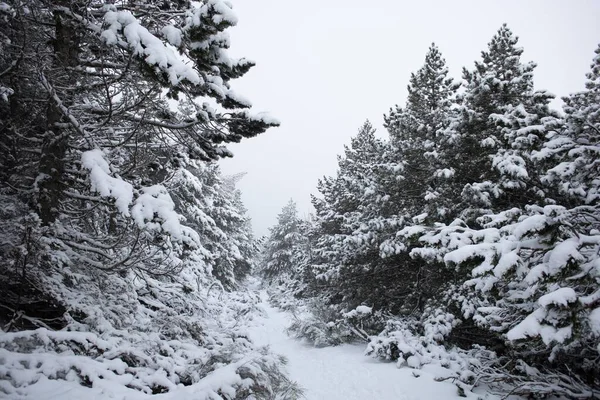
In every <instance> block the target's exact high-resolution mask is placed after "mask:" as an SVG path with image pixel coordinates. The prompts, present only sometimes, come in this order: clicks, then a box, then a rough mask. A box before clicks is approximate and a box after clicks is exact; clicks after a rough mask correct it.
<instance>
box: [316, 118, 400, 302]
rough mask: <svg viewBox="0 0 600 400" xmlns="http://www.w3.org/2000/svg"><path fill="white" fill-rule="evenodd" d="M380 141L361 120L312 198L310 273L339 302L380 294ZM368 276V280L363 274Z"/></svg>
mask: <svg viewBox="0 0 600 400" xmlns="http://www.w3.org/2000/svg"><path fill="white" fill-rule="evenodd" d="M383 151H384V143H383V141H381V140H380V139H378V138H377V137H376V136H375V130H374V129H373V127H372V125H371V124H370V123H369V122H368V121H367V122H365V124H363V126H362V127H361V128H360V130H359V131H358V134H357V135H356V137H354V138H352V139H351V143H350V146H346V147H345V152H344V156H340V157H338V165H339V170H338V173H337V176H336V177H335V178H324V179H323V180H322V181H321V182H320V183H319V190H320V192H321V195H322V197H320V198H317V197H315V198H313V205H314V206H315V209H316V223H317V225H318V228H317V229H318V232H319V233H318V239H317V241H316V243H315V247H314V252H315V254H316V255H317V257H316V262H315V263H314V270H315V275H316V276H317V278H318V279H320V280H321V282H323V283H325V284H326V285H328V287H330V288H331V289H330V294H331V296H332V297H335V298H337V299H338V300H332V301H334V302H338V301H339V299H340V298H344V304H343V306H344V307H346V308H352V307H356V306H357V305H360V304H361V303H362V302H363V301H372V300H373V299H374V298H381V297H380V296H379V294H378V293H377V292H378V289H377V284H376V282H377V280H378V279H383V278H382V277H377V278H372V277H371V275H373V274H377V272H376V270H377V269H378V267H379V244H380V243H381V237H380V236H381V232H383V227H384V225H385V221H383V219H382V217H381V213H380V209H381V207H383V205H384V204H385V203H386V202H387V200H388V198H387V196H385V194H384V193H383V192H382V190H381V186H380V178H379V176H380V174H381V168H382V166H383V163H382V156H383ZM366 276H368V277H369V281H368V282H369V283H371V282H372V283H373V284H372V285H369V286H366V285H364V284H366V283H367V281H365V280H364V279H363V278H364V277H366Z"/></svg>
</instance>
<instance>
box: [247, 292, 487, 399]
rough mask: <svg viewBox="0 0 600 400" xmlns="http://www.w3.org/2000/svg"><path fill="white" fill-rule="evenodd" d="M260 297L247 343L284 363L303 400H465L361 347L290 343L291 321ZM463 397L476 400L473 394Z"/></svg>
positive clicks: (449, 387) (428, 374)
mask: <svg viewBox="0 0 600 400" xmlns="http://www.w3.org/2000/svg"><path fill="white" fill-rule="evenodd" d="M262 296H263V302H262V304H260V305H261V306H262V307H263V308H264V309H265V311H266V316H265V317H264V318H262V319H261V320H260V321H258V324H257V325H256V326H254V327H252V328H251V329H250V335H251V338H252V340H253V341H254V342H255V343H256V344H257V345H264V346H270V348H271V350H272V351H274V352H275V353H279V354H282V355H284V356H285V357H287V358H288V361H289V364H288V370H289V373H290V376H291V379H293V380H295V381H296V382H297V383H298V384H299V385H300V386H301V387H302V388H304V390H305V396H306V399H307V400H318V399H319V400H320V399H328V400H336V399H340V400H352V399H357V400H359V399H360V400H366V399H378V400H388V399H389V400H417V399H418V400H428V399H431V400H440V399H454V398H456V399H458V398H464V397H460V396H459V395H458V391H457V387H456V386H455V385H453V384H452V383H450V382H436V381H435V380H434V375H433V373H432V372H433V371H431V370H427V369H425V370H413V369H409V368H402V369H398V368H396V367H395V365H394V364H393V363H382V362H380V361H377V360H374V359H372V358H369V357H366V356H364V348H365V346H364V345H351V344H345V345H341V346H335V347H325V348H315V347H313V346H310V345H308V344H305V343H302V342H300V341H298V340H295V339H293V338H290V337H289V336H288V335H287V334H286V333H285V329H286V328H287V326H288V325H289V324H290V323H291V315H290V314H288V313H284V312H280V311H278V310H276V309H274V308H273V307H271V306H270V305H269V304H268V303H267V295H266V293H263V294H262ZM413 373H414V375H413ZM415 375H418V377H416V376H415ZM467 395H468V398H473V399H475V398H478V396H476V395H474V394H472V393H468V394H467ZM485 398H487V399H491V398H492V397H491V396H486V397H485Z"/></svg>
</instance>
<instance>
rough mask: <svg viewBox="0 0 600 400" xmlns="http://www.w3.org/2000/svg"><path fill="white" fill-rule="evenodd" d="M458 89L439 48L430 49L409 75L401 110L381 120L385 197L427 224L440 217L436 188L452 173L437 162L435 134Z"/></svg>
mask: <svg viewBox="0 0 600 400" xmlns="http://www.w3.org/2000/svg"><path fill="white" fill-rule="evenodd" d="M458 86H459V85H458V84H457V83H455V82H454V81H453V79H452V78H449V77H448V67H447V66H446V61H445V60H444V58H443V57H442V54H441V52H440V50H439V48H438V47H437V46H436V45H435V44H432V45H431V46H430V47H429V50H428V51H427V54H426V56H425V63H424V65H423V66H422V67H421V68H420V69H419V70H418V71H417V72H415V73H412V74H411V77H410V81H409V84H408V88H407V89H408V98H407V101H406V106H405V107H404V108H400V107H398V106H396V108H395V109H392V110H390V113H389V115H385V116H384V121H385V123H384V126H385V127H386V128H387V130H388V132H389V135H390V145H391V149H390V150H389V153H391V154H389V155H388V158H389V159H390V161H391V162H392V166H391V168H390V170H389V174H390V175H392V176H393V178H395V179H391V180H388V182H389V184H390V186H391V187H390V188H387V190H386V192H388V193H389V194H390V196H391V200H392V202H393V204H394V205H395V206H396V208H397V210H395V211H397V212H399V213H400V214H407V215H409V216H410V217H414V216H417V215H420V214H422V213H424V212H427V213H428V215H429V219H431V218H435V217H436V216H438V215H439V213H440V212H441V213H443V209H444V208H445V207H444V206H443V199H442V198H440V196H439V192H438V187H439V186H440V185H441V184H443V178H444V177H445V176H447V175H450V174H451V173H452V171H451V170H449V169H447V168H446V166H445V165H444V160H443V158H441V154H440V148H441V141H442V140H443V139H444V138H443V136H442V135H441V134H442V131H443V130H445V129H446V128H447V127H448V124H449V122H450V115H451V113H452V105H453V102H454V97H455V94H456V91H457V89H458ZM394 166H401V167H402V168H393V167H394ZM435 220H439V218H438V219H435Z"/></svg>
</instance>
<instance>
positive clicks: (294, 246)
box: [262, 199, 303, 282]
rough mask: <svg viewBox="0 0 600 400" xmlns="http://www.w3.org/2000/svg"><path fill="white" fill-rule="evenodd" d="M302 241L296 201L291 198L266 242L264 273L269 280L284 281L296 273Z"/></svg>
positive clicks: (271, 229)
mask: <svg viewBox="0 0 600 400" xmlns="http://www.w3.org/2000/svg"><path fill="white" fill-rule="evenodd" d="M302 241H303V239H302V237H301V234H300V219H299V218H298V212H297V210H296V203H295V202H294V201H293V200H291V199H290V201H289V202H288V203H287V205H286V206H285V207H283V209H282V210H281V213H280V214H279V215H278V216H277V224H276V225H275V226H273V227H272V228H270V235H269V237H268V239H267V242H266V244H265V257H264V260H263V264H264V265H263V268H262V274H263V276H264V277H265V278H266V279H267V280H268V281H275V280H278V281H279V282H283V279H284V278H285V277H286V276H289V275H291V274H293V273H294V271H295V269H296V267H297V266H298V263H299V261H300V260H301V243H302Z"/></svg>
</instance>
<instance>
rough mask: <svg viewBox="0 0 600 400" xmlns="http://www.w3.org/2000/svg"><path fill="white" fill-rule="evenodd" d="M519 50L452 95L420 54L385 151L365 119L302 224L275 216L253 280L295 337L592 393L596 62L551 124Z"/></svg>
mask: <svg viewBox="0 0 600 400" xmlns="http://www.w3.org/2000/svg"><path fill="white" fill-rule="evenodd" d="M522 53H523V49H522V48H520V47H519V46H518V38H517V36H515V35H514V34H513V32H512V31H511V30H510V29H509V28H508V27H507V26H506V25H503V26H502V27H501V28H500V29H499V30H498V31H497V33H496V34H495V35H494V37H493V38H492V39H491V41H490V42H489V44H488V48H487V49H485V50H484V51H483V52H482V53H481V59H480V60H479V61H476V62H475V65H474V67H473V68H464V70H463V76H462V80H461V81H455V80H454V79H452V78H451V77H449V76H448V68H447V66H446V63H445V60H444V58H443V56H442V54H441V52H440V50H439V48H438V47H437V46H436V45H435V44H432V45H431V47H430V48H429V50H428V51H427V54H426V56H425V62H424V64H423V66H422V67H421V68H420V69H419V70H418V71H416V72H414V73H413V74H412V75H411V76H410V81H409V85H408V98H407V101H406V104H405V105H404V107H399V106H395V107H393V108H391V109H390V110H389V112H388V113H387V114H385V117H384V120H385V128H386V130H387V132H388V134H389V139H388V140H383V139H380V138H379V137H378V136H376V135H375V130H374V128H373V126H372V125H371V123H369V122H368V121H367V122H365V123H364V125H363V126H362V127H361V128H360V129H359V130H358V133H357V134H356V136H354V137H353V138H352V141H351V143H350V145H349V146H347V147H346V148H345V149H344V154H343V155H341V156H339V157H338V170H337V174H336V175H335V176H331V177H324V178H323V179H322V180H320V181H319V184H318V191H319V193H318V195H316V196H314V197H313V199H312V202H313V205H314V208H315V210H316V212H315V214H314V215H313V216H311V218H308V219H301V218H299V217H298V214H297V212H296V207H295V204H294V202H293V201H290V203H289V204H288V205H287V206H286V207H285V208H284V209H283V210H282V212H281V214H280V215H279V217H278V223H277V225H276V226H274V227H273V228H272V229H271V233H270V236H269V238H268V240H267V242H266V244H265V252H264V254H263V262H262V263H261V274H262V276H264V278H265V279H266V280H267V281H268V282H270V283H271V286H272V289H271V290H272V291H273V292H274V294H275V296H274V301H275V302H276V304H278V305H279V306H280V307H283V308H285V309H289V310H292V311H294V312H295V313H296V315H297V319H296V321H295V322H294V324H293V326H292V328H291V329H292V331H293V332H295V333H296V334H297V335H298V336H299V337H304V338H308V339H309V340H310V341H312V342H313V343H314V344H315V345H317V346H327V345H336V344H339V343H342V342H345V341H352V340H364V341H365V342H366V343H367V351H366V352H367V354H368V355H372V356H373V357H376V358H381V359H385V360H393V361H395V362H396V363H397V365H398V366H407V367H410V368H417V369H418V368H420V367H421V366H422V365H425V364H439V365H442V366H443V367H445V368H448V369H449V370H451V371H453V372H454V374H452V375H449V378H453V379H456V380H457V381H458V382H459V383H458V385H459V387H461V388H463V389H464V390H468V389H470V388H472V387H473V385H488V386H489V387H492V388H494V390H496V391H499V392H501V393H504V394H507V393H510V394H513V395H524V396H533V397H536V398H538V397H544V396H549V395H553V396H558V397H569V398H591V397H594V396H598V395H599V393H600V380H599V377H600V362H599V358H598V354H599V353H598V352H599V351H600V285H599V283H600V191H599V188H600V107H599V105H600V48H598V49H597V50H596V57H595V58H594V60H593V63H592V66H591V71H590V72H589V74H588V75H587V83H586V87H585V90H584V91H581V92H577V93H574V94H572V95H570V96H568V97H566V98H564V99H562V100H563V102H564V108H563V112H558V111H556V110H553V109H552V108H551V107H550V102H551V101H552V100H553V97H554V96H553V95H551V94H550V93H547V92H545V91H540V90H534V87H533V71H534V68H535V64H534V63H525V62H523V61H521V55H522Z"/></svg>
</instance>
